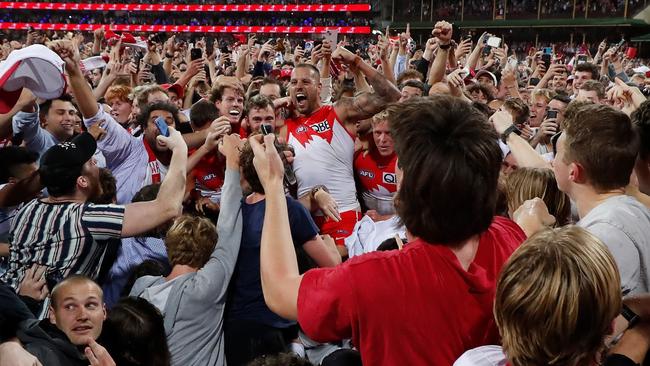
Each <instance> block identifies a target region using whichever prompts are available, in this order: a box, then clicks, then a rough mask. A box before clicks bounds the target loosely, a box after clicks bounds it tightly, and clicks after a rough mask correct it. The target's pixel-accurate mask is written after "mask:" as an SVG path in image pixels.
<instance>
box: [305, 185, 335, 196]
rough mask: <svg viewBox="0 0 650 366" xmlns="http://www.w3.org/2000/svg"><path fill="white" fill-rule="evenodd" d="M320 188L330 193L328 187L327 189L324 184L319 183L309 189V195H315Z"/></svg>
mask: <svg viewBox="0 0 650 366" xmlns="http://www.w3.org/2000/svg"><path fill="white" fill-rule="evenodd" d="M320 190H323V191H325V192H327V193H330V191H329V189H327V187H325V186H324V185H322V184H321V185H317V186H315V187H314V188H312V189H311V192H310V193H311V196H312V197H316V192H318V191H320Z"/></svg>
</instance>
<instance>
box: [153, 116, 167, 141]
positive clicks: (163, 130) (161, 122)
mask: <svg viewBox="0 0 650 366" xmlns="http://www.w3.org/2000/svg"><path fill="white" fill-rule="evenodd" d="M154 123H155V124H156V127H157V128H158V131H160V134H161V135H163V136H165V137H169V126H167V121H165V119H164V118H162V117H158V118H156V119H155V120H154Z"/></svg>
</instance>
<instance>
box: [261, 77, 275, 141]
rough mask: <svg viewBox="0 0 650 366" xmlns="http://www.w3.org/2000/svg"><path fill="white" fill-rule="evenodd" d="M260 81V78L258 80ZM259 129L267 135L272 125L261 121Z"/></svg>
mask: <svg viewBox="0 0 650 366" xmlns="http://www.w3.org/2000/svg"><path fill="white" fill-rule="evenodd" d="M259 81H260V82H261V81H262V80H259ZM260 131H261V132H262V135H269V134H272V133H273V126H272V125H270V124H268V123H262V125H261V126H260Z"/></svg>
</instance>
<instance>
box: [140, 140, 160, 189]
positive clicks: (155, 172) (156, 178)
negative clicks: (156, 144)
mask: <svg viewBox="0 0 650 366" xmlns="http://www.w3.org/2000/svg"><path fill="white" fill-rule="evenodd" d="M142 142H143V143H144V148H145V150H147V155H148V157H149V168H151V173H152V174H151V183H152V184H156V183H160V165H158V159H156V155H154V153H153V150H152V149H151V146H149V144H148V143H147V139H146V138H144V137H142Z"/></svg>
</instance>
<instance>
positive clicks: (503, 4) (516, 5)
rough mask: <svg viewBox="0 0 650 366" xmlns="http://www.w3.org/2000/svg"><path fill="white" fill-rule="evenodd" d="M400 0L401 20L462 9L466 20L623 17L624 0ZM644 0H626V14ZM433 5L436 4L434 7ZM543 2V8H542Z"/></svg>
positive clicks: (451, 15) (452, 15) (456, 16)
mask: <svg viewBox="0 0 650 366" xmlns="http://www.w3.org/2000/svg"><path fill="white" fill-rule="evenodd" d="M429 3H430V2H428V1H424V2H421V1H418V0H407V1H400V2H399V5H397V2H396V7H395V18H396V19H399V20H411V21H412V20H414V19H417V20H419V19H420V16H423V19H424V20H429V19H431V18H432V17H433V19H435V18H436V17H446V18H448V19H453V20H460V19H461V13H462V15H463V19H465V20H468V19H469V20H476V19H481V20H485V19H490V18H491V17H492V15H493V14H494V17H495V18H496V19H503V18H504V16H505V19H537V18H538V16H539V17H540V18H542V19H548V18H572V17H574V10H575V18H584V16H585V13H586V14H587V16H588V17H590V18H606V17H613V16H614V17H623V16H624V15H625V3H626V1H625V0H595V1H588V2H587V1H573V0H542V1H541V2H539V1H538V0H508V1H505V0H497V1H490V0H465V1H464V2H461V1H434V2H433V3H431V4H432V5H431V4H429ZM646 5H647V4H646V2H645V1H642V0H629V1H627V16H628V17H629V18H631V17H633V16H634V15H636V13H638V12H639V11H641V10H642V9H643V8H645V6H646ZM432 6H433V7H432ZM540 6H541V8H540Z"/></svg>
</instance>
